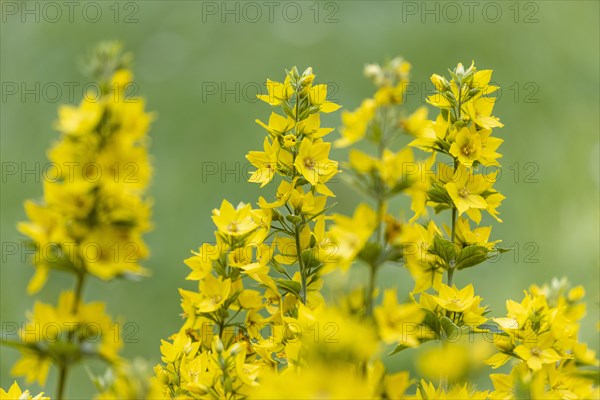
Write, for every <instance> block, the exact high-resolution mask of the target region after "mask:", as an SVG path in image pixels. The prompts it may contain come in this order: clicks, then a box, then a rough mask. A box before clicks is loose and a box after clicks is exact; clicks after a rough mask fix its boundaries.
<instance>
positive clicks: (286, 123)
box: [256, 112, 295, 137]
mask: <svg viewBox="0 0 600 400" xmlns="http://www.w3.org/2000/svg"><path fill="white" fill-rule="evenodd" d="M256 123H257V124H259V125H260V126H262V127H263V128H265V129H266V130H267V132H269V134H270V135H271V136H273V137H279V136H283V135H285V134H286V133H288V132H289V131H291V130H292V129H294V124H295V122H294V120H293V119H292V118H290V117H289V116H288V117H287V118H286V117H282V116H281V115H279V114H277V113H276V112H272V113H271V116H270V117H269V125H265V124H264V122H262V121H260V120H258V119H257V120H256Z"/></svg>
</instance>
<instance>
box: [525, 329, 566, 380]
mask: <svg viewBox="0 0 600 400" xmlns="http://www.w3.org/2000/svg"><path fill="white" fill-rule="evenodd" d="M553 345H554V338H553V337H552V333H550V332H545V333H542V334H539V335H536V336H535V337H533V338H532V337H530V338H529V339H528V340H525V341H524V342H523V344H520V345H519V346H517V347H515V349H514V352H515V354H516V355H517V356H519V357H520V358H521V359H522V360H523V361H525V362H526V363H527V365H528V366H529V368H531V369H532V370H534V371H537V370H539V369H541V368H542V366H543V365H544V364H553V363H555V362H557V361H560V360H561V359H562V357H561V356H560V355H559V354H558V353H557V352H556V350H554V349H553V348H552V346H553Z"/></svg>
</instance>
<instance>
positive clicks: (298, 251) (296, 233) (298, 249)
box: [294, 226, 308, 305]
mask: <svg viewBox="0 0 600 400" xmlns="http://www.w3.org/2000/svg"><path fill="white" fill-rule="evenodd" d="M300 230H301V229H300V227H299V226H296V227H295V228H294V238H295V239H296V255H297V256H298V267H299V269H300V285H301V293H300V299H301V300H302V304H304V305H306V297H307V292H308V288H307V285H306V272H307V271H306V270H305V269H304V262H303V261H302V247H301V246H300Z"/></svg>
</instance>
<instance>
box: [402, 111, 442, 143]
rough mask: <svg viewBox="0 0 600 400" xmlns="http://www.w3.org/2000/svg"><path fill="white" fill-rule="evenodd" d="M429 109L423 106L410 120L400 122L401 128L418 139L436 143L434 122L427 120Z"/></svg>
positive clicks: (410, 116)
mask: <svg viewBox="0 0 600 400" xmlns="http://www.w3.org/2000/svg"><path fill="white" fill-rule="evenodd" d="M427 114H428V110H427V107H425V106H421V107H419V108H417V109H416V110H415V112H413V113H412V114H411V115H409V116H408V118H404V119H402V120H400V126H402V128H404V130H405V131H406V132H407V133H408V134H410V135H412V136H414V137H415V138H417V139H428V140H431V141H435V138H436V134H435V131H434V130H433V125H434V122H433V121H431V120H429V119H428V118H427Z"/></svg>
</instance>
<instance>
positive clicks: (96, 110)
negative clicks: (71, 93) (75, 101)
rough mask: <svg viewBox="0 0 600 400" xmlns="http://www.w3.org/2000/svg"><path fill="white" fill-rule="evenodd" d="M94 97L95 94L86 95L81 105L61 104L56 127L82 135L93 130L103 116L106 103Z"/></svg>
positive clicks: (75, 134) (62, 130) (68, 133)
mask: <svg viewBox="0 0 600 400" xmlns="http://www.w3.org/2000/svg"><path fill="white" fill-rule="evenodd" d="M92 98H93V96H92V97H86V98H85V99H84V100H82V101H81V103H80V104H79V107H73V106H60V108H59V109H58V116H59V119H58V122H57V124H56V129H58V130H59V131H60V132H62V133H64V134H66V135H71V136H81V135H85V134H88V133H90V132H91V131H93V130H94V129H95V128H96V126H97V125H98V123H99V122H100V118H102V114H103V113H104V104H103V103H102V102H100V101H98V100H92Z"/></svg>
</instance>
